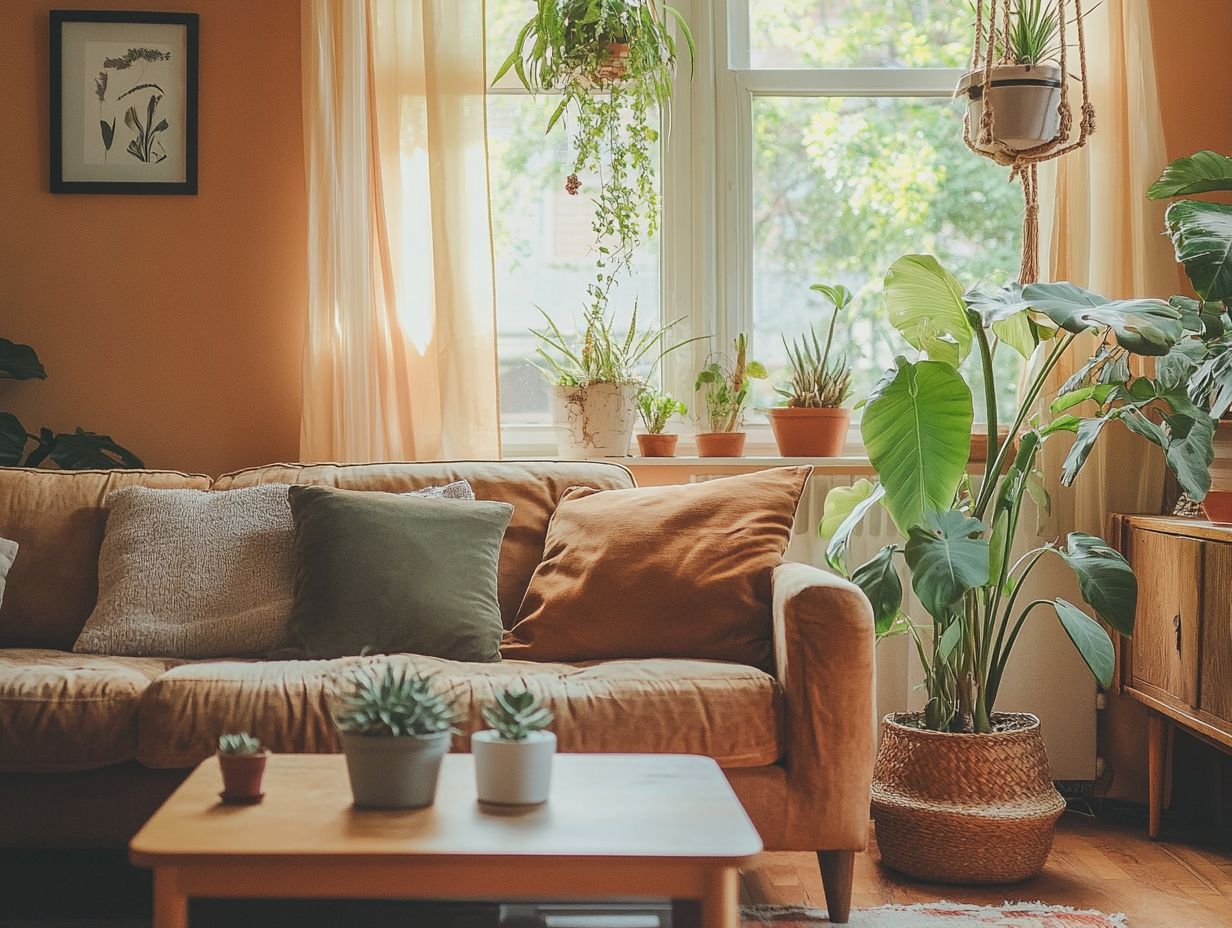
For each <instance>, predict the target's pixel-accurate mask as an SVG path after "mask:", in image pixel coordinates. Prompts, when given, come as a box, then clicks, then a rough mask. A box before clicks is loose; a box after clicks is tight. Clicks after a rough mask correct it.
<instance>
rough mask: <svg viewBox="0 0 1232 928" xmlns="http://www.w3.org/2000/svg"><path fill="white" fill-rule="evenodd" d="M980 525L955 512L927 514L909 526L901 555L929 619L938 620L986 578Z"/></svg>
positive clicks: (985, 549) (985, 553) (985, 548)
mask: <svg viewBox="0 0 1232 928" xmlns="http://www.w3.org/2000/svg"><path fill="white" fill-rule="evenodd" d="M983 534H984V523H983V522H981V521H980V520H979V519H973V518H971V517H970V516H967V515H964V514H963V513H961V512H959V511H958V510H956V509H950V510H947V511H945V512H929V513H927V514H926V515H925V516H924V521H923V524H922V525H916V526H913V527H912V529H911V531H910V533H909V535H908V538H907V547H906V549H905V554H906V556H907V566H908V567H910V568H911V585H912V588H913V589H914V590H915V592H916V595H917V596H919V597H920V602H921V603H923V604H924V608H925V609H927V610H928V613H929V615H931V616H933V617H934V618H936V619H941V618H942V617H944V616H945V615H947V614H949V612H950V611H951V610H952V608H953V607H954V604H955V603H957V602H958V601H959V600H960V599H962V596H963V594H964V593H966V592H967V591H968V590H973V589H975V588H976V587H980V586H983V585H984V584H986V583H987V582H988V578H989V556H988V541H987V540H986V539H985V538H984V537H983Z"/></svg>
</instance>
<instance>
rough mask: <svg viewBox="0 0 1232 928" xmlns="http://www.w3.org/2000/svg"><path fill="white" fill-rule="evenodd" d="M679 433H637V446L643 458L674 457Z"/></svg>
mask: <svg viewBox="0 0 1232 928" xmlns="http://www.w3.org/2000/svg"><path fill="white" fill-rule="evenodd" d="M679 440H680V436H679V435H669V434H664V433H662V432H660V433H659V434H658V435H638V436H637V448H638V450H639V451H641V452H642V457H644V458H674V457H675V456H676V442H678V441H679Z"/></svg>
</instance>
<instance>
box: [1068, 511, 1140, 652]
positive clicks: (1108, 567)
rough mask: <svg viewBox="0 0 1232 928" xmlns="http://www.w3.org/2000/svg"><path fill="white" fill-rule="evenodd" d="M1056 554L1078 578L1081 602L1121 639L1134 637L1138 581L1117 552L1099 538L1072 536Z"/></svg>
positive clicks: (1082, 534)
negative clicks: (1082, 600)
mask: <svg viewBox="0 0 1232 928" xmlns="http://www.w3.org/2000/svg"><path fill="white" fill-rule="evenodd" d="M1057 553H1058V554H1060V555H1061V557H1062V558H1063V559H1064V560H1065V563H1067V564H1069V566H1070V567H1071V568H1073V570H1074V573H1075V574H1076V575H1077V577H1078V587H1079V589H1081V590H1082V598H1083V599H1085V600H1086V601H1087V604H1088V605H1089V606H1090V607H1091V608H1092V609H1094V610H1095V611H1096V612H1097V613H1098V614H1099V616H1100V617H1101V618H1102V619H1103V620H1104V621H1105V622H1107V623H1108V624H1109V625H1111V626H1112V627H1113V628H1115V629H1116V630H1117V631H1118V632H1120V633H1121V634H1122V635H1126V636H1129V635H1132V634H1133V633H1134V613H1135V611H1136V610H1137V608H1138V580H1137V578H1135V577H1134V571H1133V569H1132V568H1131V567H1130V566H1129V564H1128V563H1127V562H1126V560H1125V558H1123V557H1121V555H1120V554H1118V553H1117V552H1116V550H1115V549H1114V548H1113V547H1112V546H1111V545H1109V544H1108V542H1106V541H1104V540H1103V539H1102V538H1096V537H1095V536H1094V535H1086V534H1084V533H1082V532H1071V533H1070V534H1069V536H1068V537H1067V538H1066V539H1065V547H1064V548H1058V549H1057Z"/></svg>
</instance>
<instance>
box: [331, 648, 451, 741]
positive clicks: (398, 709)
mask: <svg viewBox="0 0 1232 928" xmlns="http://www.w3.org/2000/svg"><path fill="white" fill-rule="evenodd" d="M457 721H458V712H457V710H456V708H455V706H454V698H453V697H452V695H451V694H449V693H439V692H437V691H436V689H435V687H434V685H433V682H432V678H431V677H428V676H425V675H423V674H418V673H413V672H411V671H410V670H408V669H407V668H406V667H400V668H395V667H394V666H393V665H392V664H388V663H386V664H383V665H382V666H381V669H380V670H378V669H377V666H375V665H373V664H361V665H360V666H358V667H356V668H354V669H353V670H351V671H349V672H348V673H347V675H346V677H345V687H344V688H343V689H342V691H341V692H340V693H339V694H338V704H337V707H336V708H335V711H334V724H336V725H337V726H338V728H339V730H340V731H345V732H349V733H351V734H356V735H383V736H392V737H399V738H400V737H412V736H413V737H425V736H428V735H439V734H441V733H443V732H449V731H453V730H454V725H455V723H456V722H457Z"/></svg>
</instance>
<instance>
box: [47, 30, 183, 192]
mask: <svg viewBox="0 0 1232 928" xmlns="http://www.w3.org/2000/svg"><path fill="white" fill-rule="evenodd" d="M70 23H86V24H89V23H105V24H133V25H146V26H148V25H156V26H182V27H184V30H185V34H184V49H185V70H184V136H183V147H184V156H183V164H184V170H183V180H176V181H141V180H119V179H114V180H80V179H67V180H66V179H65V176H64V175H65V163H64V139H65V126H64V109H65V107H64V100H65V96H64V94H65V86H64V83H65V82H64V48H63V37H64V26H65V25H66V24H70ZM199 39H200V16H199V14H197V13H162V12H149V11H122V10H51V11H50V12H49V44H50V55H49V82H48V86H49V88H50V93H49V97H48V103H49V106H48V111H49V116H50V129H51V131H50V136H49V137H50V148H51V174H50V180H51V192H52V193H103V194H181V195H189V196H195V195H196V193H197V118H198V69H199V48H198V45H199ZM151 112H152V109H151ZM113 125H114V124H113ZM113 132H114V128H113ZM177 163H178V162H177Z"/></svg>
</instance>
